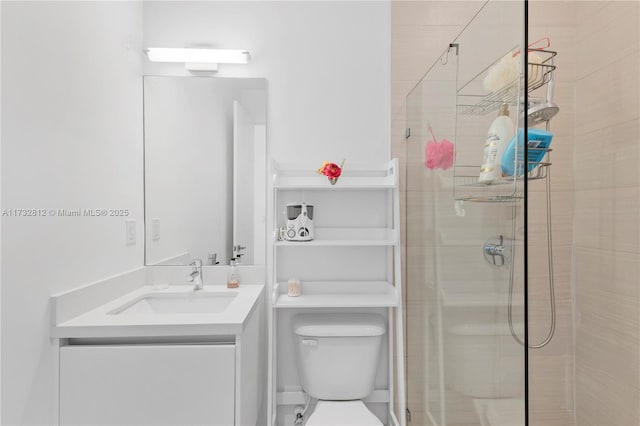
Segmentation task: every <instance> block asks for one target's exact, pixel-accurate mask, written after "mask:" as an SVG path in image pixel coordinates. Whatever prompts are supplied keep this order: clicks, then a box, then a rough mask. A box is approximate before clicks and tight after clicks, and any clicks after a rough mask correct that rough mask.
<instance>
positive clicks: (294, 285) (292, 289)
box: [287, 278, 300, 297]
mask: <svg viewBox="0 0 640 426" xmlns="http://www.w3.org/2000/svg"><path fill="white" fill-rule="evenodd" d="M287 294H288V295H289V297H298V296H300V280H296V279H295V278H292V279H290V280H289V282H288V286H287Z"/></svg>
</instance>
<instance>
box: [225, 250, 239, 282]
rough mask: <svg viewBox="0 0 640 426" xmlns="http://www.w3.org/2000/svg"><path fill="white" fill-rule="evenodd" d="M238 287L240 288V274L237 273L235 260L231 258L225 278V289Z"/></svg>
mask: <svg viewBox="0 0 640 426" xmlns="http://www.w3.org/2000/svg"><path fill="white" fill-rule="evenodd" d="M238 287H240V273H239V272H238V263H237V262H236V258H235V257H232V258H231V262H230V264H229V272H228V276H227V288H238Z"/></svg>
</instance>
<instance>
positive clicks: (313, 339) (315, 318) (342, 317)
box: [293, 314, 385, 401]
mask: <svg viewBox="0 0 640 426" xmlns="http://www.w3.org/2000/svg"><path fill="white" fill-rule="evenodd" d="M293 330H294V333H295V337H296V344H297V353H298V366H299V369H300V370H299V371H300V374H301V376H302V388H303V389H304V391H305V392H306V393H307V394H309V395H310V396H312V397H314V398H318V399H324V400H336V401H341V400H351V399H362V398H365V397H366V396H367V395H369V394H370V393H371V392H372V391H373V386H374V381H375V377H376V370H377V368H378V359H379V357H380V345H381V342H382V336H383V335H384V333H385V320H384V317H382V316H381V315H376V314H303V315H297V316H295V317H293Z"/></svg>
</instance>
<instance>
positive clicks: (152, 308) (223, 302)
mask: <svg viewBox="0 0 640 426" xmlns="http://www.w3.org/2000/svg"><path fill="white" fill-rule="evenodd" d="M237 295H238V293H237V292H220V293H204V292H195V291H191V292H189V293H147V294H145V295H142V296H139V297H137V298H135V299H133V300H132V301H130V302H128V303H126V304H124V305H122V306H120V307H119V308H116V309H114V310H113V311H111V312H109V315H129V314H172V315H175V314H217V313H220V312H223V311H224V310H225V309H227V307H229V305H230V304H231V302H232V301H233V300H234V299H235V297H236V296H237Z"/></svg>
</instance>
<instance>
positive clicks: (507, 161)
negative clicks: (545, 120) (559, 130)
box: [500, 129, 553, 176]
mask: <svg viewBox="0 0 640 426" xmlns="http://www.w3.org/2000/svg"><path fill="white" fill-rule="evenodd" d="M517 138H518V161H517V162H518V166H517V169H518V170H517V174H518V176H521V175H522V174H523V173H522V172H523V170H524V167H523V163H524V161H523V159H524V129H519V130H518V135H517ZM552 138H553V135H552V134H551V133H549V132H547V131H545V130H540V129H529V130H528V131H527V146H528V154H527V163H528V165H527V172H530V171H531V170H533V169H535V168H536V167H537V166H538V165H539V164H540V162H541V161H542V159H543V158H544V156H545V154H546V153H547V150H548V148H549V145H551V139H552ZM515 154H516V136H514V137H513V139H511V142H509V146H507V149H505V150H504V154H502V161H501V162H500V164H501V166H502V173H503V174H504V175H505V176H513V173H514V169H515V167H516V165H515V161H514V159H515Z"/></svg>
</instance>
